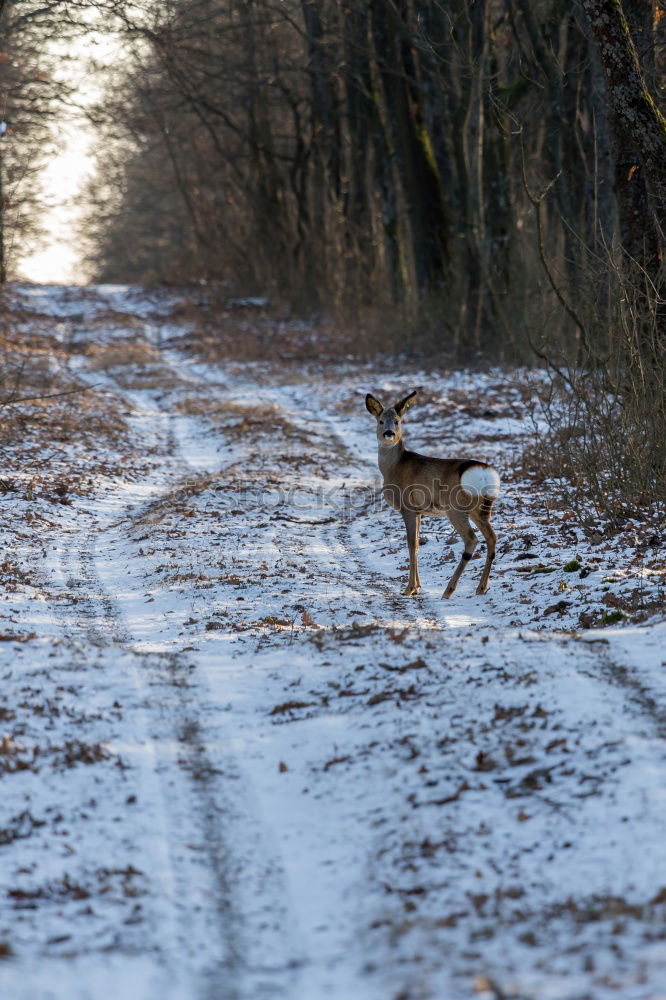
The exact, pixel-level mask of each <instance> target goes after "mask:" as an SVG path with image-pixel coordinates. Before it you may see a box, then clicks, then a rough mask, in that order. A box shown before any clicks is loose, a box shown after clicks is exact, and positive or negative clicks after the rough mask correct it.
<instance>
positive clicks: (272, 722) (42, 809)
mask: <svg viewBox="0 0 666 1000" xmlns="http://www.w3.org/2000/svg"><path fill="white" fill-rule="evenodd" d="M39 294H41V298H38V296H39ZM35 298H38V305H39V308H40V309H41V310H42V311H43V312H44V313H49V311H50V312H51V314H52V315H55V317H57V320H58V323H59V336H60V338H61V340H62V341H63V342H66V343H67V345H68V350H67V354H66V357H64V358H63V359H61V361H60V365H61V366H64V367H65V368H66V369H67V370H68V371H69V372H70V373H72V374H73V375H74V376H75V377H76V378H77V379H79V380H82V381H83V382H85V383H87V384H91V385H93V384H94V386H95V391H96V392H98V393H103V394H104V397H105V399H106V405H107V406H110V408H111V410H112V411H113V412H117V413H122V414H123V419H124V421H125V424H126V434H125V436H124V437H123V439H122V442H121V443H119V444H118V445H115V446H113V447H112V446H110V445H107V447H108V449H109V459H108V465H109V474H108V475H107V476H106V477H104V476H101V475H98V477H97V480H96V482H95V484H94V488H93V489H92V490H91V491H89V492H88V493H87V494H85V495H80V496H74V497H72V502H71V503H69V504H67V505H63V506H61V507H57V506H56V507H54V505H53V504H51V505H50V506H48V507H44V508H43V509H41V508H40V509H39V510H38V511H37V515H35V514H34V510H35V505H34V502H33V507H32V511H33V513H32V514H31V518H30V521H29V522H28V527H25V526H24V525H23V522H18V521H17V524H19V529H20V530H17V531H16V533H15V534H14V536H13V539H10V541H13V552H14V554H15V557H16V558H15V560H14V561H15V563H16V567H15V569H14V570H13V572H14V578H15V580H16V586H15V587H14V589H13V590H10V591H9V592H8V593H7V595H6V603H5V608H4V617H5V618H6V619H7V623H6V629H5V636H6V637H7V638H6V641H3V642H2V643H1V644H0V647H1V648H0V654H2V656H3V660H2V667H0V669H2V676H3V685H4V695H3V708H2V713H3V714H2V716H1V718H2V720H3V725H4V727H5V729H6V731H7V735H6V736H5V739H4V742H3V744H2V746H3V749H2V756H0V765H3V769H2V770H0V775H1V776H2V778H3V792H5V795H4V796H3V814H4V820H3V822H2V824H1V825H2V830H0V853H1V854H2V858H3V862H4V863H3V866H2V872H3V876H2V884H3V893H4V897H5V900H6V905H5V908H4V915H3V919H2V925H1V926H0V934H1V936H2V940H3V941H6V942H7V946H8V957H7V960H6V961H0V996H1V997H5V996H6V997H8V998H12V1000H47V998H54V1000H61V998H62V1000H65V998H67V1000H70V998H72V1000H73V998H81V1000H83V998H86V1000H88V998H89V1000H98V998H99V1000H101V998H106V997H107V996H109V995H110V994H112V993H113V992H115V991H117V990H118V991H122V993H123V995H124V996H125V997H127V998H131V1000H135V998H136V1000H152V998H153V997H158V996H159V997H165V998H170V997H172V998H174V1000H176V998H181V997H182V998H183V1000H190V998H192V1000H195V998H196V1000H199V998H206V1000H208V998H210V1000H217V998H220V1000H227V998H229V1000H231V998H234V1000H236V998H238V1000H254V998H264V997H265V998H273V997H274V998H285V1000H287V998H288V1000H320V998H322V1000H325V998H330V1000H356V998H358V1000H375V998H376V1000H387V998H388V1000H426V998H427V1000H464V998H468V997H472V996H476V995H482V996H483V995H485V996H487V997H495V998H500V997H507V998H508V997H533V998H535V1000H537V998H563V997H566V998H568V1000H574V998H578V997H580V998H581V1000H582V998H583V997H594V998H595V1000H597V998H606V997H620V996H621V997H622V998H623V1000H624V998H631V1000H634V998H635V1000H639V998H640V1000H656V998H657V997H659V996H660V995H662V993H661V992H660V990H661V989H662V986H661V984H662V983H663V982H666V942H665V938H664V930H663V928H664V918H665V917H666V876H664V874H663V860H664V848H663V841H664V830H665V829H666V795H665V793H664V787H665V785H666V783H665V778H666V744H665V743H664V736H665V735H666V670H665V669H664V663H663V642H664V637H665V635H666V629H665V628H664V625H663V624H661V623H659V622H658V621H656V620H655V621H653V623H652V624H650V625H647V626H631V625H625V626H624V627H622V628H615V629H605V630H603V631H598V630H596V631H595V630H589V631H580V630H576V629H575V628H574V625H575V622H576V618H574V617H573V616H574V614H577V606H579V605H580V604H581V603H582V602H584V601H588V602H593V601H594V595H595V593H596V591H595V588H597V590H599V589H600V588H602V587H606V588H607V589H608V587H610V584H607V583H606V580H607V579H608V578H609V577H608V574H609V573H611V572H612V564H611V565H609V561H608V560H607V561H605V560H604V558H601V557H598V556H596V555H594V553H592V552H587V551H585V553H584V558H583V559H582V560H581V561H583V562H584V564H585V565H586V566H588V567H589V571H588V572H587V574H586V575H585V577H584V578H583V580H582V581H581V583H580V584H576V587H572V586H571V585H570V584H569V583H568V582H567V581H568V580H569V579H570V575H567V572H568V571H563V570H562V569H561V567H562V566H563V565H564V564H566V563H567V561H568V560H571V559H572V558H573V557H574V556H576V555H577V554H578V553H579V552H581V551H583V550H584V544H585V543H584V540H583V539H582V537H578V538H575V539H574V540H573V542H571V541H570V542H569V543H568V544H570V545H573V548H572V550H571V551H569V549H567V548H566V547H565V546H563V544H562V541H561V540H559V541H558V540H557V539H555V538H553V537H551V535H552V534H554V530H555V529H554V528H552V529H551V527H550V526H549V527H544V528H541V527H540V526H539V523H538V521H537V518H538V517H540V516H541V515H540V514H539V507H538V503H532V506H531V507H529V506H528V504H526V502H525V498H524V496H522V497H521V492H520V491H521V489H522V490H524V489H525V485H524V484H521V483H520V482H518V481H517V480H515V479H514V480H512V479H511V477H509V482H508V483H507V488H506V493H505V496H506V500H505V501H504V508H503V510H502V509H501V508H500V511H499V513H498V516H497V529H498V534H499V535H500V550H499V551H500V559H499V562H498V566H497V568H496V570H495V571H494V575H493V577H492V579H491V589H490V592H489V594H488V595H487V596H486V597H485V598H477V597H475V596H474V588H475V585H476V577H477V576H478V574H479V571H480V563H479V562H478V561H476V560H475V561H474V562H473V563H472V564H471V566H470V567H469V569H468V571H467V573H466V574H465V576H464V577H463V579H462V582H461V584H460V587H459V590H458V591H457V592H456V594H455V595H454V597H453V599H452V600H451V601H449V602H446V603H444V602H442V599H441V596H440V595H441V591H442V589H443V586H444V584H445V582H446V580H447V579H448V576H449V575H450V570H451V565H447V562H448V560H449V559H453V556H452V555H451V552H450V546H449V545H448V542H449V538H450V532H449V530H448V528H447V527H446V525H443V524H441V523H438V522H430V523H424V535H425V539H426V541H427V544H424V547H423V549H422V572H421V575H422V578H423V581H424V593H423V594H422V595H421V596H419V597H418V598H404V597H403V596H402V595H401V590H402V587H403V586H404V579H403V578H404V577H405V576H406V568H405V564H406V551H405V545H404V541H403V538H402V525H401V524H399V523H398V518H397V516H396V515H394V514H393V513H392V512H390V511H388V510H386V509H385V508H383V507H382V506H381V504H380V503H379V502H378V500H377V497H376V486H377V482H376V469H375V449H374V432H373V428H372V426H371V421H370V420H369V419H368V418H367V416H364V412H363V409H362V406H361V405H360V404H361V402H362V399H363V394H364V393H365V391H366V389H372V390H381V389H384V390H386V391H387V392H388V393H390V392H393V391H395V392H396V393H397V392H398V391H399V390H400V389H401V388H403V387H404V379H401V378H400V377H399V376H396V374H395V373H391V372H388V373H386V374H383V373H377V372H371V371H370V370H369V369H364V368H362V367H361V366H352V365H348V366H347V367H346V368H344V367H343V368H341V369H338V370H335V371H321V372H316V371H315V370H297V369H289V368H286V367H282V368H279V367H277V366H271V365H268V364H263V363H254V364H247V365H244V366H240V365H237V364H228V365H223V366H221V367H217V366H214V365H212V364H204V363H203V362H201V361H198V360H196V358H195V357H194V356H193V355H192V354H191V353H187V352H185V351H183V350H182V349H181V348H179V345H178V337H177V333H178V331H177V330H176V331H174V328H173V327H172V326H170V325H169V324H168V322H167V320H166V319H164V320H161V319H160V316H159V314H156V311H155V307H154V303H148V304H147V303H146V301H144V300H142V299H141V298H140V296H138V294H136V293H131V292H128V291H126V290H122V289H102V290H100V291H99V292H97V293H95V294H92V293H86V294H85V295H84V294H83V293H80V298H79V299H77V296H76V293H71V295H70V297H69V298H67V297H66V296H60V297H59V296H58V295H56V294H54V293H53V292H49V291H45V292H43V293H35ZM66 304H67V308H65V305H66ZM68 311H69V312H70V313H71V315H70V316H69V317H68V315H67V313H68ZM110 311H112V312H113V322H109V323H106V324H105V323H104V322H103V320H104V316H105V314H106V312H110ZM98 315H99V316H101V321H99V322H96V318H97V317H98ZM91 327H94V331H95V332H94V333H91V329H90V328H91ZM139 347H140V348H141V354H140V357H139V359H138V360H137V357H138V355H137V350H138V348H139ZM130 348H131V349H130ZM417 374H418V373H415V374H413V375H411V376H410V380H413V381H414V384H418V382H419V381H420V380H419V379H417ZM425 378H426V376H423V379H424V380H425ZM491 381H492V380H491V379H490V378H487V379H485V381H484V377H483V376H478V375H476V376H473V375H466V374H465V373H461V374H453V375H448V376H447V375H439V376H436V377H435V376H430V377H429V389H428V392H429V393H430V395H431V396H433V397H434V398H435V399H445V398H446V397H447V395H449V396H451V398H455V399H457V400H463V402H464V400H465V399H467V398H469V399H470V400H471V401H473V400H474V398H475V397H476V395H477V394H478V393H479V392H483V391H485V390H486V389H487V388H488V387H490V386H491ZM407 388H408V387H407ZM460 406H462V403H461V404H460ZM415 413H416V411H415ZM428 414H429V411H428V409H426V408H424V409H423V411H422V414H421V415H420V416H419V417H418V418H417V417H416V416H415V417H414V418H412V420H411V424H412V425H413V429H412V426H410V432H411V434H412V437H411V438H410V440H412V441H414V443H415V444H416V445H417V446H419V445H420V446H421V447H423V448H424V450H425V448H427V447H429V448H430V449H431V450H433V449H434V448H436V447H437V448H440V449H441V447H442V445H441V444H439V445H436V444H434V443H433V442H432V441H431V442H429V441H428V440H427V438H425V437H423V438H422V439H419V440H414V437H415V435H416V434H417V433H418V431H419V425H421V428H420V429H421V433H422V435H423V434H425V433H426V432H430V433H432V431H433V424H434V427H435V429H436V428H438V427H439V428H440V430H439V433H440V434H442V435H443V436H445V437H447V438H450V439H457V440H458V441H459V442H460V450H461V452H462V453H464V451H465V450H471V449H474V451H473V453H475V454H478V453H479V448H481V449H483V452H484V455H487V456H488V457H489V458H491V459H493V460H496V461H500V463H501V460H502V457H503V456H504V458H505V459H506V446H507V441H508V440H513V439H514V438H515V436H516V434H517V433H518V427H517V424H518V421H517V418H516V416H515V415H514V414H508V415H507V416H506V417H504V418H503V423H502V425H501V427H502V433H500V434H498V433H497V431H498V427H499V426H500V424H499V421H498V420H497V419H494V420H492V432H493V433H492V434H491V433H489V430H488V424H489V423H490V422H491V421H490V418H489V417H488V416H487V413H486V411H484V410H482V411H481V413H480V415H479V416H478V418H475V417H472V418H470V416H469V414H468V413H465V415H464V419H461V420H458V421H455V420H454V421H453V422H452V423H451V424H449V425H448V426H447V424H446V423H445V422H443V421H441V419H440V421H439V423H438V422H437V421H438V417H437V412H436V407H435V408H434V410H432V409H431V411H430V416H429V415H428ZM417 421H418V424H417ZM463 435H466V436H463ZM493 438H494V439H493ZM102 447H103V446H102V445H100V448H102ZM19 513H20V511H18V508H17V510H16V511H14V514H15V515H16V516H17V517H18V514H19ZM35 516H37V517H39V523H38V525H37V526H36V527H35V525H34V523H33V521H34V518H35ZM549 516H550V514H549ZM534 528H536V531H534V530H533V529H534ZM565 529H566V531H570V529H569V528H568V527H567V526H566V525H565ZM530 531H532V533H531V534H529V532H530ZM540 536H541V537H540ZM526 538H527V540H525V539H526ZM528 551H529V552H534V551H536V553H537V555H538V558H539V565H537V569H536V570H535V572H534V573H533V575H531V576H530V577H529V578H528V577H526V575H525V574H524V573H523V570H524V568H525V563H524V562H521V559H525V556H524V555H523V553H524V552H528ZM443 554H444V556H445V559H446V561H444V559H443V558H442V555H443ZM610 558H611V557H609V559H610ZM615 558H616V554H615V553H614V554H613V555H612V559H615ZM543 562H545V563H546V568H547V569H548V573H544V574H542V575H539V572H538V569H539V566H540V565H541V564H542V563H543ZM550 564H552V565H553V566H554V567H555V565H557V567H558V568H557V569H555V568H554V569H553V570H552V573H551V570H550ZM19 568H20V572H22V573H23V576H21V575H20V572H19ZM585 588H587V589H585ZM558 593H559V594H560V595H564V597H562V602H563V604H564V605H566V608H567V610H564V609H562V608H560V609H559V610H556V612H553V611H552V607H553V606H554V605H555V604H556V602H557V599H558V597H557V595H558ZM574 595H575V599H574V600H572V597H573V596H574ZM565 598H566V600H565ZM555 615H557V618H555ZM10 623H11V624H10ZM4 627H5V626H3V628H4Z"/></svg>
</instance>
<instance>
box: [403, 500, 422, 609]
mask: <svg viewBox="0 0 666 1000" xmlns="http://www.w3.org/2000/svg"><path fill="white" fill-rule="evenodd" d="M402 516H403V519H404V522H405V530H406V531H407V546H408V548H409V582H408V584H407V589H406V590H405V591H404V594H405V596H406V597H411V595H412V594H418V592H419V590H420V589H421V580H420V579H419V528H420V526H421V515H420V514H415V513H414V511H412V510H403V511H402Z"/></svg>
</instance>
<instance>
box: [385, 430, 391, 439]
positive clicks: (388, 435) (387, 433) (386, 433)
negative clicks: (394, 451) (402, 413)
mask: <svg viewBox="0 0 666 1000" xmlns="http://www.w3.org/2000/svg"><path fill="white" fill-rule="evenodd" d="M384 437H385V438H392V437H393V431H384Z"/></svg>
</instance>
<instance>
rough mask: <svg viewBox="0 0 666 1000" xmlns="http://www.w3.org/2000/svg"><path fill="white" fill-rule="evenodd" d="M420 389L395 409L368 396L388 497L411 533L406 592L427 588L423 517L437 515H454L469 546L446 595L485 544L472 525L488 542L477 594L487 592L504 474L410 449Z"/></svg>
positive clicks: (454, 523) (469, 461) (468, 460)
mask: <svg viewBox="0 0 666 1000" xmlns="http://www.w3.org/2000/svg"><path fill="white" fill-rule="evenodd" d="M418 391H419V390H418V389H414V390H413V391H412V392H410V393H409V394H408V395H407V396H405V397H404V398H403V399H401V400H399V401H398V402H397V403H395V404H394V405H393V406H384V404H383V403H380V401H379V400H378V399H376V398H375V397H374V396H372V395H371V394H370V393H368V394H367V395H366V397H365V405H366V407H367V409H368V412H369V413H371V414H372V415H373V417H375V418H376V420H377V444H378V461H379V471H380V472H381V474H382V476H383V479H384V486H383V494H384V499H385V500H386V502H387V503H388V504H389V506H391V507H392V508H393V509H394V510H397V511H399V512H400V513H401V514H402V517H403V520H404V522H405V530H406V532H407V546H408V548H409V581H408V583H407V588H406V589H405V590H404V591H403V593H404V594H405V596H406V597H411V596H414V595H416V594H418V593H419V591H420V590H421V580H420V577H419V561H418V554H419V531H420V528H421V516H422V515H423V514H427V515H430V514H433V515H436V516H441V515H445V516H446V517H448V519H449V521H450V522H451V525H452V526H453V528H455V530H456V531H457V532H458V534H459V535H460V537H461V538H462V540H463V542H464V544H465V549H464V552H463V554H462V557H461V559H460V562H459V563H458V566H457V567H456V569H455V572H454V573H453V576H452V577H451V579H450V580H449V582H448V584H447V586H446V590H445V591H444V593H443V594H442V597H444V598H449V597H451V595H452V594H453V592H454V591H455V589H456V587H457V585H458V580H459V579H460V577H461V576H462V573H463V570H464V569H465V567H466V566H467V563H468V562H469V561H470V559H471V558H472V555H473V554H474V550H475V549H476V546H477V545H478V542H479V540H478V538H477V536H476V534H475V532H474V529H473V528H472V525H471V524H470V521H472V522H473V523H474V524H475V525H476V527H477V528H478V529H479V531H480V532H481V534H482V535H483V537H484V539H485V542H486V562H485V565H484V567H483V572H482V573H481V579H480V581H479V585H478V587H477V588H476V593H477V594H485V593H486V591H487V589H488V579H489V577H490V569H491V567H492V564H493V559H494V558H495V547H496V542H497V536H496V534H495V532H494V531H493V529H492V527H491V525H490V517H491V514H492V510H493V504H494V503H495V500H496V499H497V497H498V496H499V490H500V477H499V473H498V471H497V469H496V468H494V466H492V465H489V464H488V463H487V462H481V461H478V460H477V459H474V458H431V457H429V456H428V455H419V454H418V453H417V452H415V451H408V450H407V449H406V448H405V443H404V440H403V434H402V418H403V416H404V414H405V413H406V412H407V410H408V409H409V408H410V407H411V406H412V405H413V404H414V402H415V400H416V396H417V394H418Z"/></svg>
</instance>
